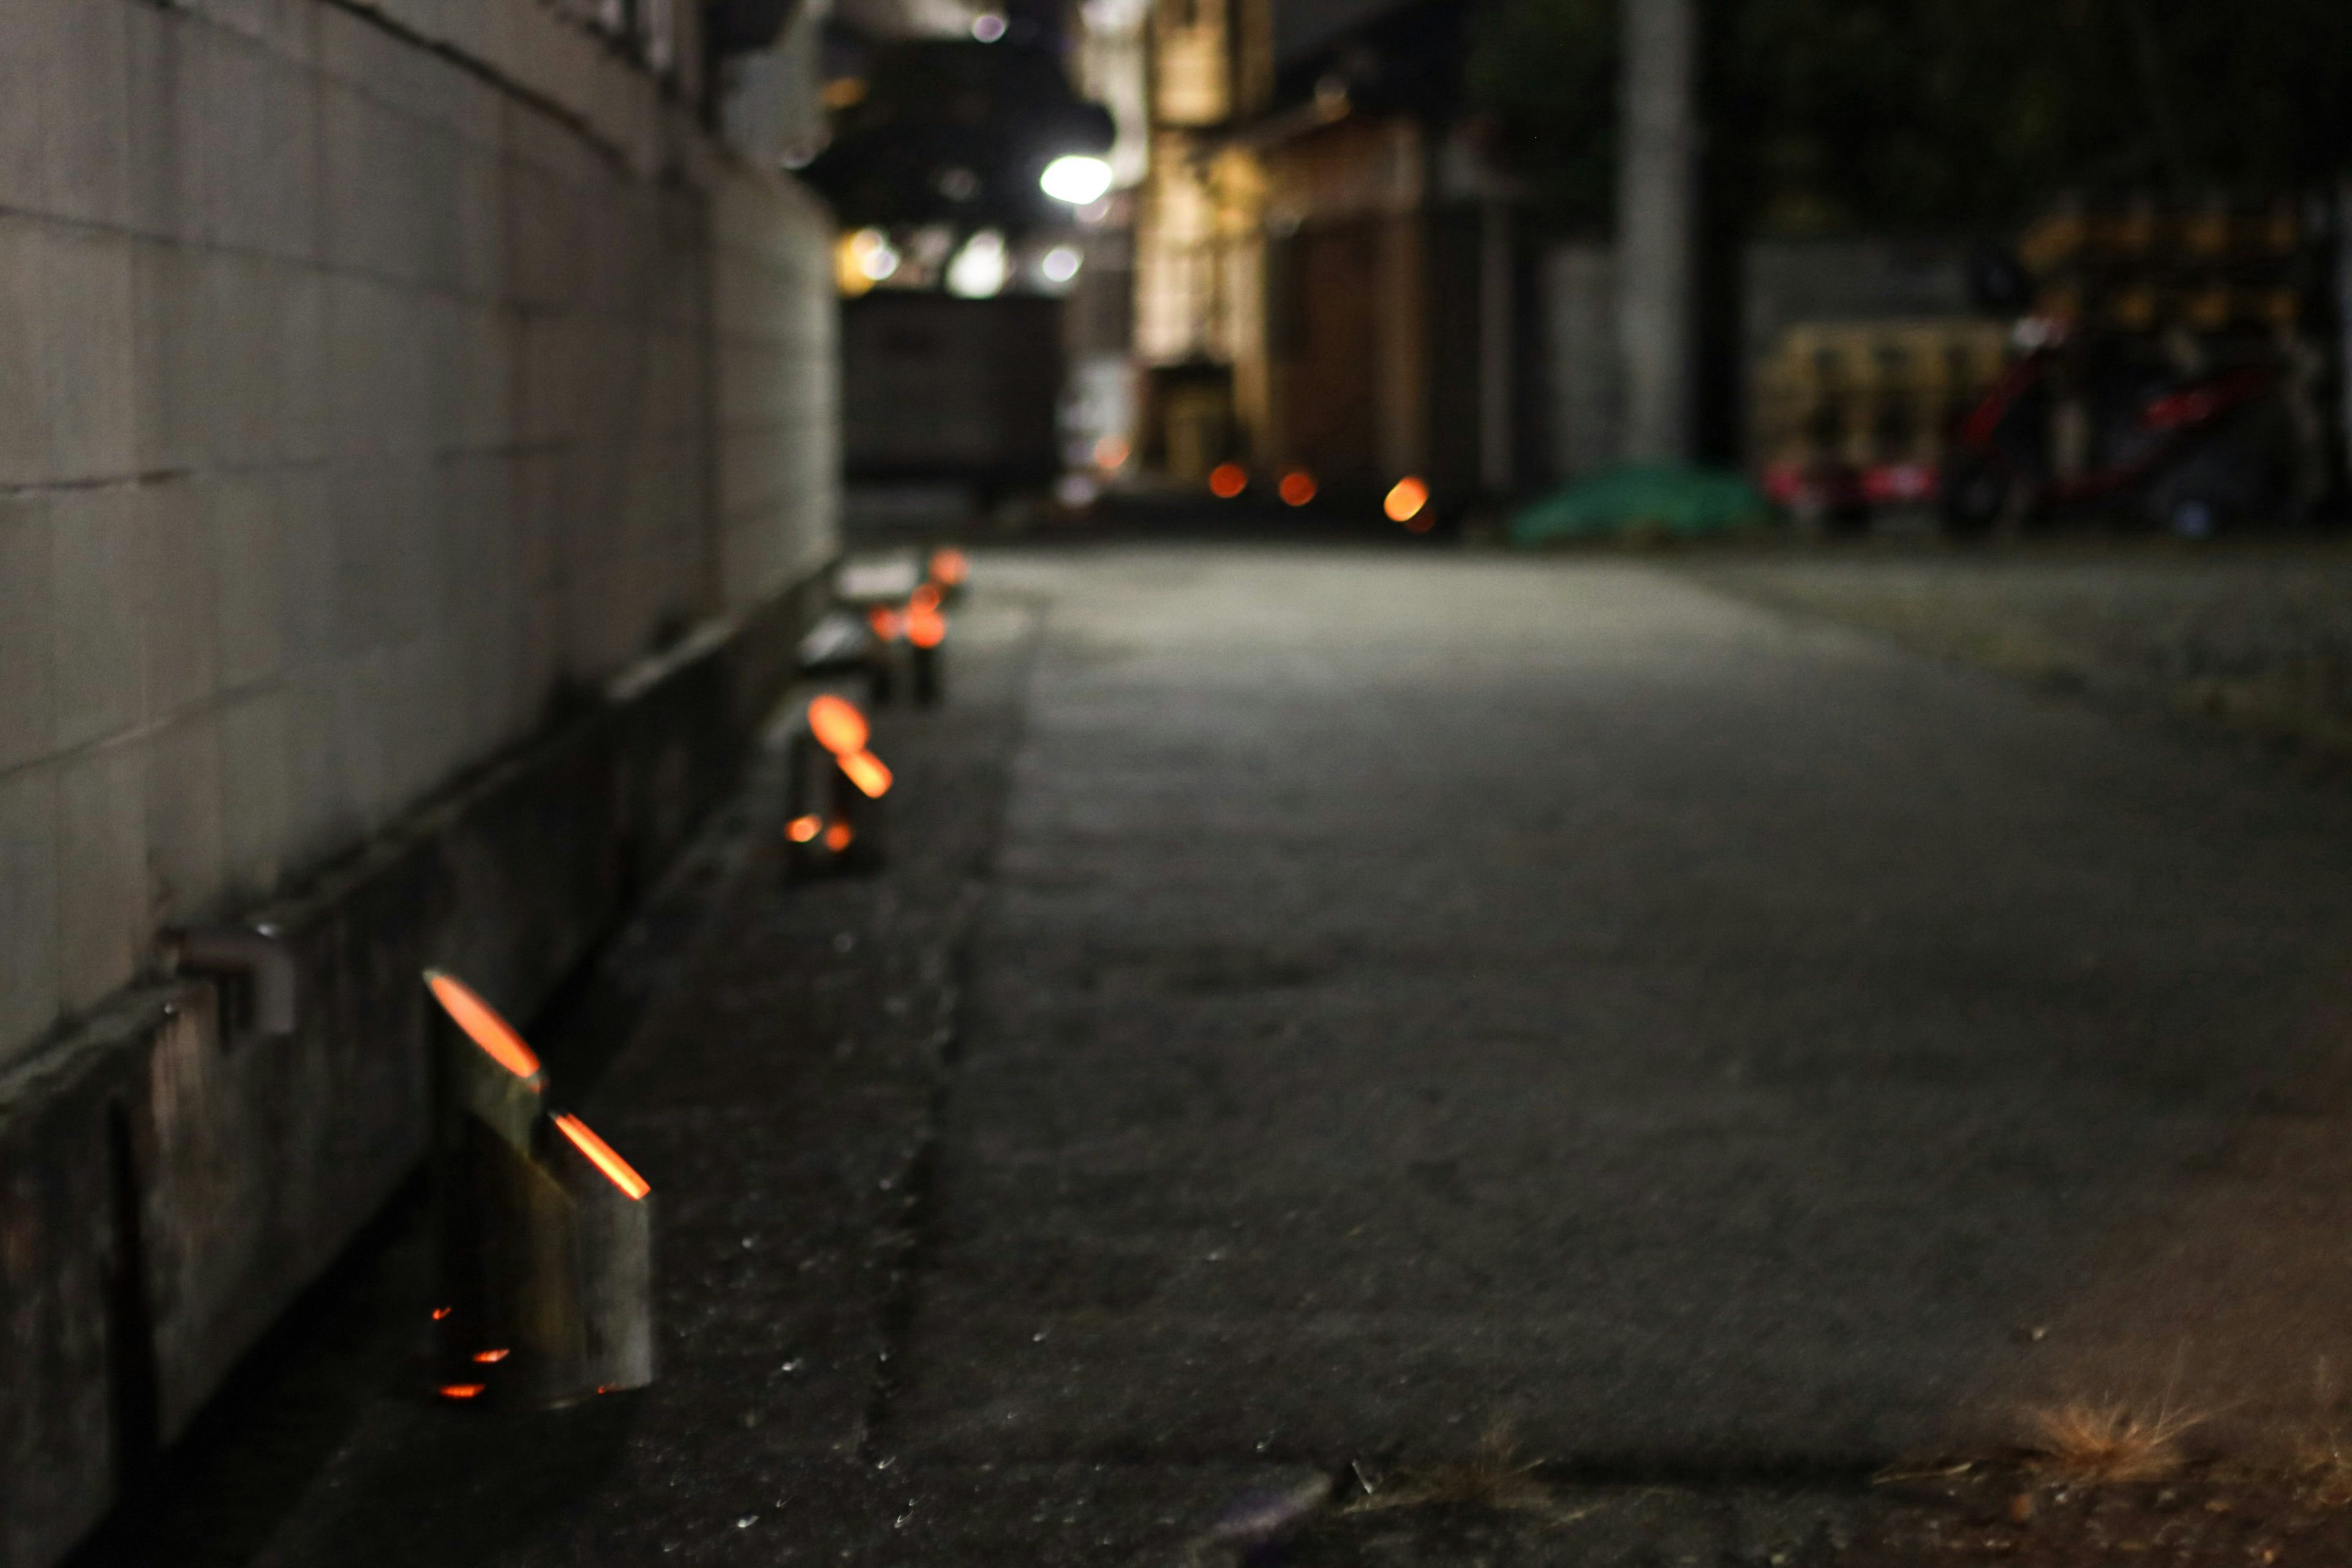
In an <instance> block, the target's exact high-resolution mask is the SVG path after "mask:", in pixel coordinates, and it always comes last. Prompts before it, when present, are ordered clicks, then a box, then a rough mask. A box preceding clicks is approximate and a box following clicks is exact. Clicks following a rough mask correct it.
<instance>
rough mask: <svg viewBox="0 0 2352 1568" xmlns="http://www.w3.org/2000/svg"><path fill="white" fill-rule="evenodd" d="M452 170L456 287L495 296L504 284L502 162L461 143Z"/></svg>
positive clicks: (476, 296) (476, 297)
mask: <svg viewBox="0 0 2352 1568" xmlns="http://www.w3.org/2000/svg"><path fill="white" fill-rule="evenodd" d="M456 173H457V187H456V189H455V190H454V191H452V192H451V193H450V203H451V206H452V208H453V209H454V211H455V212H456V214H457V288H458V289H460V290H461V291H463V292H464V293H465V294H467V296H468V297H469V298H472V299H474V300H479V301H482V302H485V303H488V302H491V301H495V300H499V299H501V298H502V297H503V296H504V295H505V293H506V289H507V175H506V164H505V163H504V161H503V160H502V159H500V158H499V155H498V154H497V153H495V152H491V151H487V150H485V149H483V148H481V147H478V146H461V147H460V148H459V150H458V155H457V165H456Z"/></svg>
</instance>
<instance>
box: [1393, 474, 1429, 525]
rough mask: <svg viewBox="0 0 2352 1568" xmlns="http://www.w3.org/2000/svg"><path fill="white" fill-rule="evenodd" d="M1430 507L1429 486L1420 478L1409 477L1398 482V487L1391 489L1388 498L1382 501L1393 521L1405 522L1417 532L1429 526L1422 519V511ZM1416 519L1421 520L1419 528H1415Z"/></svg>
mask: <svg viewBox="0 0 2352 1568" xmlns="http://www.w3.org/2000/svg"><path fill="white" fill-rule="evenodd" d="M1428 507H1429V487H1428V486H1427V485H1425V484H1423V483H1422V482H1421V481H1420V480H1419V479H1410V478H1408V479H1399V480H1398V481H1397V482H1396V488H1395V489H1391V491H1389V496H1388V500H1386V501H1385V502H1383V503H1382V507H1381V510H1385V511H1386V512H1387V513H1388V514H1389V521H1391V522H1401V523H1403V524H1404V525H1405V526H1406V527H1407V528H1412V530H1413V531H1414V532H1415V533H1419V532H1421V531H1423V530H1425V529H1427V528H1428V527H1429V523H1428V522H1427V521H1426V520H1423V519H1422V513H1423V511H1425V510H1428ZM1415 521H1420V522H1421V526H1420V527H1419V528H1413V524H1414V522H1415Z"/></svg>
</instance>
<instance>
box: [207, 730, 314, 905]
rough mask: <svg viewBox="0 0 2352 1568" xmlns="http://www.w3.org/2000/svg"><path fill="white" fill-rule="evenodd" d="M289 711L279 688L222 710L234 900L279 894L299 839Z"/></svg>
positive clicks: (224, 838)
mask: <svg viewBox="0 0 2352 1568" xmlns="http://www.w3.org/2000/svg"><path fill="white" fill-rule="evenodd" d="M286 710H287V704H286V698H285V694H284V693H283V692H282V691H279V690H277V689H270V690H267V691H262V692H258V693H257V694H255V695H253V696H251V697H248V698H246V699H244V700H239V701H234V702H231V703H229V704H228V705H227V706H226V707H225V708H223V709H222V710H220V737H221V881H222V886H223V888H224V889H225V892H226V897H227V899H228V900H229V901H230V902H231V903H244V902H249V901H253V900H260V899H264V898H268V897H269V896H270V895H271V894H273V893H275V892H276V891H277V890H278V883H279V880H280V879H281V878H282V876H283V875H284V872H285V869H286V866H287V863H288V862H287V859H286V857H287V856H288V854H289V852H290V851H291V848H292V847H293V845H294V843H295V826H294V813H293V802H292V798H291V785H290V783H289V778H290V774H289V768H288V765H287V763H288V757H287V737H286Z"/></svg>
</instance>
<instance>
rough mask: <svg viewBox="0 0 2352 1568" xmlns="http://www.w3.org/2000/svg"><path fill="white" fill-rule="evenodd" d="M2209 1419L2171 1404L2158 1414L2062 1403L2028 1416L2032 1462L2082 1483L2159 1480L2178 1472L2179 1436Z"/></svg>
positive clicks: (2121, 1407) (2181, 1455)
mask: <svg viewBox="0 0 2352 1568" xmlns="http://www.w3.org/2000/svg"><path fill="white" fill-rule="evenodd" d="M2203 1420H2204V1417H2203V1416H2201V1415H2192V1414H2189V1413H2188V1412H2184V1411H2178V1410H2175V1409H2173V1408H2172V1407H2171V1405H2169V1404H2167V1405H2162V1406H2159V1407H2158V1409H2157V1410H2156V1412H2155V1413H2154V1414H2153V1415H2147V1414H2143V1413H2141V1412H2139V1411H2137V1410H2134V1409H2132V1408H2131V1407H2130V1406H2128V1405H2091V1404H2080V1403H2078V1404H2073V1405H2056V1406H2053V1407H2052V1408H2049V1409H2044V1410H2036V1411H2032V1412H2031V1413H2030V1414H2029V1416H2028V1425H2029V1426H2031V1428H2032V1441H2031V1442H2029V1443H2028V1444H2027V1452H2028V1454H2029V1456H2030V1459H2029V1462H2030V1463H2031V1464H2032V1467H2033V1468H2035V1469H2037V1470H2041V1471H2042V1472H2043V1473H2045V1474H2048V1475H2053V1476H2059V1477H2063V1478H2064V1479H2068V1480H2073V1481H2083V1482H2100V1481H2154V1480H2161V1479H2164V1478H2165V1477H2167V1476H2169V1475H2171V1474H2173V1473H2175V1472H2176V1471H2178V1470H2179V1468H2180V1467H2181V1465H2182V1463H2183V1462H2184V1461H2185V1460H2186V1458H2187V1456H2186V1455H2185V1454H2184V1453H2182V1451H2181V1447H2180V1439H2181V1437H2182V1436H2184V1435H2186V1434H2187V1433H2188V1432H2189V1430H2190V1429H2191V1428H2192V1427H2195V1426H2198V1425H2199V1424H2200V1423H2201V1422H2202V1421H2203Z"/></svg>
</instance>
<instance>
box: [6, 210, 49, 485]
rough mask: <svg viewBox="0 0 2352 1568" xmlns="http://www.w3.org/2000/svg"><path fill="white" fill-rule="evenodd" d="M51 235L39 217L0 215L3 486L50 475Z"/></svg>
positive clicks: (38, 479)
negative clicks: (45, 325) (47, 314)
mask: <svg viewBox="0 0 2352 1568" xmlns="http://www.w3.org/2000/svg"><path fill="white" fill-rule="evenodd" d="M46 251H47V235H46V234H45V233H44V232H43V229H42V226H41V225H40V224H39V223H38V222H37V220H34V219H30V218H21V217H11V216H5V215H0V485H33V484H39V483H41V482H43V481H44V480H46V479H48V477H49V417H48V410H47V386H46V381H47V378H46V376H45V375H44V374H43V366H42V347H43V336H44V334H43V331H42V326H41V321H42V314H43V311H44V310H45V309H46V307H47V289H46V288H45V283H46V274H47V267H46V266H45V265H44V258H45V255H46Z"/></svg>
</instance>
